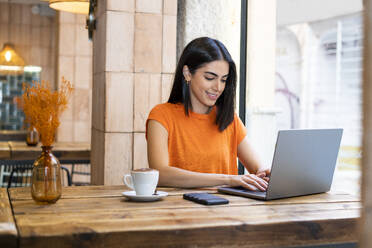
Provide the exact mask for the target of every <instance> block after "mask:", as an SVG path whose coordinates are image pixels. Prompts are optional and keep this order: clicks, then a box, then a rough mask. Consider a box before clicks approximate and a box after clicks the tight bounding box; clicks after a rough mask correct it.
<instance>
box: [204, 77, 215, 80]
mask: <svg viewBox="0 0 372 248" xmlns="http://www.w3.org/2000/svg"><path fill="white" fill-rule="evenodd" d="M205 79H207V80H209V81H212V80H213V79H214V77H205Z"/></svg>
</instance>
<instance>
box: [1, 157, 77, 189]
mask: <svg viewBox="0 0 372 248" xmlns="http://www.w3.org/2000/svg"><path fill="white" fill-rule="evenodd" d="M33 163H34V160H0V187H7V188H10V187H29V186H30V185H31V176H32V166H33ZM61 168H62V172H63V174H62V185H63V186H71V185H72V181H71V175H70V171H69V170H68V169H67V168H66V167H64V166H61Z"/></svg>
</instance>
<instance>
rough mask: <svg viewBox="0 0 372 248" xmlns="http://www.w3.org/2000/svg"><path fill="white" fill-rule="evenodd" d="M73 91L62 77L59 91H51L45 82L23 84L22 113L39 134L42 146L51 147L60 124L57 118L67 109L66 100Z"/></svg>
mask: <svg viewBox="0 0 372 248" xmlns="http://www.w3.org/2000/svg"><path fill="white" fill-rule="evenodd" d="M72 91H73V87H72V85H71V83H70V82H69V81H67V80H65V79H64V78H63V77H62V84H61V87H60V89H59V90H56V91H52V89H51V86H50V83H49V82H47V81H41V83H40V82H33V83H32V85H29V84H26V83H24V84H23V92H24V93H23V95H22V101H23V104H22V105H23V111H24V113H25V116H26V121H27V122H28V123H30V125H32V126H34V127H35V128H36V129H37V131H38V132H39V134H40V139H41V143H42V145H43V146H51V145H52V144H53V142H54V137H55V133H56V130H57V128H58V126H59V124H60V121H59V116H60V114H61V113H62V112H63V111H64V110H65V109H66V108H67V104H68V98H69V96H70V95H71V93H72Z"/></svg>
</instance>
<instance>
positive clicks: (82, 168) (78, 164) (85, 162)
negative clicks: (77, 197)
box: [60, 159, 90, 186]
mask: <svg viewBox="0 0 372 248" xmlns="http://www.w3.org/2000/svg"><path fill="white" fill-rule="evenodd" d="M60 162H61V163H62V164H65V165H66V167H67V166H68V165H69V166H71V167H69V166H68V167H69V168H71V181H72V184H73V185H75V186H82V185H89V184H90V160H89V159H73V160H61V161H60Z"/></svg>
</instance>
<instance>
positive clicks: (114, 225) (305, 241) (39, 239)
mask: <svg viewBox="0 0 372 248" xmlns="http://www.w3.org/2000/svg"><path fill="white" fill-rule="evenodd" d="M126 190H127V189H126V188H125V187H124V186H84V187H68V188H64V191H63V196H62V198H61V199H60V200H59V201H58V202H57V203H56V204H54V205H37V204H36V203H35V202H34V201H33V200H32V199H31V196H30V192H29V189H28V188H13V189H10V190H9V196H10V200H9V198H8V194H7V193H6V190H5V189H0V204H1V210H0V247H48V248H49V247H291V246H292V247H293V246H295V247H298V246H303V245H321V244H342V243H355V242H356V241H357V230H356V225H357V220H358V218H359V211H360V208H361V205H360V202H359V199H358V197H357V196H353V195H349V194H346V193H341V192H330V193H324V194H317V195H312V196H303V197H295V198H290V199H282V200H275V201H269V202H263V201H257V200H252V199H247V198H242V197H237V196H227V195H223V197H225V198H227V199H228V200H229V201H230V204H228V205H220V206H203V205H199V204H196V203H193V202H190V201H186V200H183V199H182V194H183V193H186V192H197V191H207V192H210V193H216V190H215V189H213V188H210V189H203V190H195V189H193V190H182V189H173V188H159V189H158V190H163V191H167V192H169V196H168V197H166V198H165V199H163V200H161V201H157V202H147V203H143V202H142V203H139V202H130V201H127V200H125V198H124V197H123V196H121V192H123V191H126ZM12 211H13V213H12ZM17 240H18V243H17ZM17 245H18V246H17ZM332 247H333V246H332ZM343 247H344V246H343Z"/></svg>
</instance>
